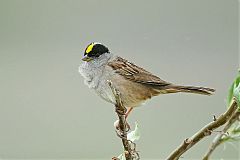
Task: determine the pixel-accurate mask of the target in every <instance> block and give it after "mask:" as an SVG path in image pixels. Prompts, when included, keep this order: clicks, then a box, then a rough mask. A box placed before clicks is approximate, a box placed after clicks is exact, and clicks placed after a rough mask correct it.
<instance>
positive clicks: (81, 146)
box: [0, 0, 240, 159]
mask: <svg viewBox="0 0 240 160" xmlns="http://www.w3.org/2000/svg"><path fill="white" fill-rule="evenodd" d="M93 41H97V42H102V43H103V44H105V45H106V46H108V47H109V49H110V51H111V52H113V53H115V54H119V55H121V56H122V57H125V58H127V59H129V60H130V61H133V62H134V63H136V64H137V65H140V66H142V67H144V68H146V69H147V70H149V71H151V72H152V73H154V74H156V75H158V76H159V77H161V78H162V79H164V80H167V81H170V82H173V83H177V84H185V85H186V84H187V85H196V86H205V87H213V88H215V89H216V90H217V92H216V94H214V95H213V96H201V95H191V94H171V95H162V96H159V97H156V98H153V99H152V100H151V101H149V102H148V103H147V104H146V105H145V106H142V107H140V108H137V109H135V110H134V112H133V113H132V114H131V116H130V118H129V123H130V124H131V125H132V126H134V122H136V121H137V122H138V123H139V127H140V132H141V139H140V140H139V141H138V142H137V148H138V150H139V151H140V154H141V158H142V159H157V158H158V159H159V158H166V157H167V155H169V154H170V153H171V152H172V151H173V150H174V149H175V148H176V147H177V146H178V145H179V144H180V143H181V142H182V141H183V140H184V139H185V138H187V137H189V136H191V135H193V134H194V133H195V132H196V131H198V130H199V129H200V128H202V127H203V126H204V125H205V124H207V123H209V122H211V121H212V117H213V115H216V116H218V115H219V114H221V113H222V112H224V111H225V110H226V96H227V92H228V88H229V86H230V84H231V83H232V81H233V79H234V78H235V75H236V73H237V69H238V64H239V56H238V1H237V0H211V1H209V0H201V1H199V0H181V1H179V0H155V1H154V0H152V1H140V0H131V1H112V0H91V1H83V0H68V1H65V0H41V1H40V0H0V88H1V90H0V158H2V159H34V158H38V159H111V157H113V156H117V155H119V154H120V153H121V152H122V145H121V141H120V139H119V138H118V137H117V136H116V134H115V131H114V127H113V123H114V121H115V120H116V114H115V112H114V107H113V106H112V105H111V104H108V103H106V102H104V101H103V100H101V99H100V98H99V97H98V96H97V95H96V94H95V93H94V92H93V91H91V90H89V89H88V87H87V86H85V85H84V83H83V78H82V77H81V76H80V75H79V73H78V66H79V65H80V63H82V62H81V58H82V56H83V52H84V49H85V47H86V46H87V45H88V44H89V43H91V42H93ZM213 135H215V134H213ZM213 137H214V136H211V137H209V138H206V139H205V140H204V141H202V142H201V143H199V144H197V145H196V146H194V147H193V148H192V149H191V150H190V151H188V152H187V153H186V154H184V158H185V159H201V157H202V155H203V153H205V151H206V150H207V148H208V145H209V143H210V142H211V141H212V138H213ZM239 148H240V146H239V145H238V144H235V143H234V146H233V145H229V144H228V145H226V147H225V149H224V147H223V146H221V147H219V148H218V149H217V150H216V152H214V155H213V157H214V158H216V159H220V158H223V159H239V157H240V153H239Z"/></svg>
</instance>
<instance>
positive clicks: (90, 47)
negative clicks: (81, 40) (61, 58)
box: [86, 43, 94, 54]
mask: <svg viewBox="0 0 240 160" xmlns="http://www.w3.org/2000/svg"><path fill="white" fill-rule="evenodd" d="M93 46H94V43H91V44H90V45H89V46H87V49H86V54H88V53H89V52H91V51H92V49H93Z"/></svg>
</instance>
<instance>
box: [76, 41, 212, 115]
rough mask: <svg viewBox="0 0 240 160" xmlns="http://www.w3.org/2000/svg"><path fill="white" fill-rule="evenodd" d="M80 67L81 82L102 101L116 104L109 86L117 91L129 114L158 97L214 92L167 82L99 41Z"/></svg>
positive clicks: (91, 47)
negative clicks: (111, 50) (113, 51)
mask: <svg viewBox="0 0 240 160" xmlns="http://www.w3.org/2000/svg"><path fill="white" fill-rule="evenodd" d="M82 61H83V63H81V65H80V66H79V73H80V74H81V75H82V76H83V78H84V83H85V84H86V85H87V86H88V87H89V88H90V89H93V90H94V91H95V92H96V93H97V94H98V95H99V96H100V97H101V98H102V99H104V100H105V101H107V102H109V103H112V104H116V99H115V96H114V95H113V92H112V89H111V88H110V86H109V81H110V82H111V83H112V86H113V87H114V88H115V89H116V90H118V91H119V93H120V96H121V100H122V105H123V106H124V107H126V108H127V112H126V117H128V115H129V114H130V112H131V111H132V110H133V109H134V108H136V107H138V106H141V105H142V104H144V103H145V101H147V100H148V99H151V98H152V97H154V96H158V95H161V94H169V93H179V92H185V93H194V94H201V95H212V94H213V93H214V92H215V89H213V88H208V87H196V86H184V85H176V84H173V83H170V82H167V81H165V80H163V79H161V78H159V77H158V76H156V75H154V74H152V73H151V72H149V71H147V70H145V69H144V68H142V67H139V66H137V65H135V64H134V63H132V62H130V61H128V60H127V59H124V58H122V57H120V56H118V55H114V54H113V53H112V52H110V51H109V49H108V48H107V47H106V46H105V45H103V44H102V43H99V42H92V43H90V44H89V45H87V47H86V49H85V51H84V54H83V58H82Z"/></svg>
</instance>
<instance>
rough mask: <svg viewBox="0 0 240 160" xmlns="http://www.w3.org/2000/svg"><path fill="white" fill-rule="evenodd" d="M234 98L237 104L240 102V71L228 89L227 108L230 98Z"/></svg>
mask: <svg viewBox="0 0 240 160" xmlns="http://www.w3.org/2000/svg"><path fill="white" fill-rule="evenodd" d="M233 97H236V99H237V100H238V102H240V70H239V71H238V75H237V77H236V79H235V80H234V82H233V83H232V85H231V87H230V88H229V92H228V98H227V103H228V106H229V104H230V103H231V101H232V98H233Z"/></svg>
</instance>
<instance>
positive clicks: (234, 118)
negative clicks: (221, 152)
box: [203, 110, 240, 160]
mask: <svg viewBox="0 0 240 160" xmlns="http://www.w3.org/2000/svg"><path fill="white" fill-rule="evenodd" d="M239 116H240V112H239V111H238V110H237V111H235V113H234V114H233V115H232V116H231V118H230V119H229V121H228V122H227V124H226V126H225V127H224V128H223V130H222V133H219V134H218V135H217V136H216V137H215V138H214V140H213V142H212V143H211V145H210V146H209V149H208V151H207V152H206V154H205V155H204V157H203V160H208V159H209V157H210V155H211V154H212V153H213V151H214V150H215V149H216V148H217V147H218V146H219V145H220V144H221V140H222V137H223V136H224V135H226V132H227V131H228V129H229V128H230V127H231V126H232V125H233V123H235V122H236V121H237V120H238V119H239Z"/></svg>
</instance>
